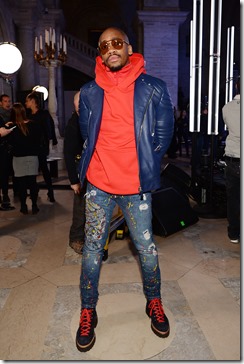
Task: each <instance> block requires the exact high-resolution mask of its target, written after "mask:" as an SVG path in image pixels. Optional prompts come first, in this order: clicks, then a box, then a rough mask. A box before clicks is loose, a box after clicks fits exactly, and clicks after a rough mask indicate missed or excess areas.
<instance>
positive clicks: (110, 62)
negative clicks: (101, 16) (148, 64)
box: [98, 27, 133, 72]
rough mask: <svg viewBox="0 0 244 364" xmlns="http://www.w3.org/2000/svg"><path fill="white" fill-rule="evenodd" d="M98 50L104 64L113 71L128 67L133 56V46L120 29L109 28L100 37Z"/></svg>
mask: <svg viewBox="0 0 244 364" xmlns="http://www.w3.org/2000/svg"><path fill="white" fill-rule="evenodd" d="M98 50H99V53H100V57H101V58H102V61H103V63H104V64H105V65H106V66H107V67H108V68H109V69H110V70H111V71H112V72H116V71H119V70H120V69H121V68H123V67H124V66H126V65H127V64H128V63H129V62H130V60H129V56H131V55H132V53H133V51H132V46H131V45H130V44H129V39H128V37H127V35H126V34H125V32H124V31H123V30H121V29H119V28H114V27H113V28H108V29H106V30H105V31H104V32H103V33H102V34H101V36H100V38H99V41H98Z"/></svg>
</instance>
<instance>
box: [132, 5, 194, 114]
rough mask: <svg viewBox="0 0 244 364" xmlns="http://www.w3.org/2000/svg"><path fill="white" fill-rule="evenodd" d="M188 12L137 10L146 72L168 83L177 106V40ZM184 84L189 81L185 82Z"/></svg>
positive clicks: (151, 9) (174, 103)
mask: <svg viewBox="0 0 244 364" xmlns="http://www.w3.org/2000/svg"><path fill="white" fill-rule="evenodd" d="M187 14H188V13H187V12H181V11H179V10H175V11H170V10H169V9H161V8H160V9H157V10H156V11H155V10H154V9H153V7H151V8H147V10H141V11H138V16H139V19H140V20H141V21H142V22H143V28H144V58H145V61H146V71H147V73H148V74H151V75H153V76H155V77H158V78H161V79H162V80H164V81H165V82H166V83H167V86H168V88H169V91H170V94H171V97H172V102H173V105H174V106H176V107H177V105H178V46H179V45H178V39H179V34H178V32H179V25H180V24H181V23H182V22H183V21H184V20H185V19H186V16H187ZM186 82H190V81H189V80H186Z"/></svg>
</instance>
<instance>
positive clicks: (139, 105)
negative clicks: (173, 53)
mask: <svg viewBox="0 0 244 364" xmlns="http://www.w3.org/2000/svg"><path fill="white" fill-rule="evenodd" d="M103 98H104V91H103V89H102V88H101V87H99V86H98V85H97V83H96V82H95V81H91V82H89V83H87V84H85V85H84V86H83V87H82V88H81V90H80V102H79V115H80V116H79V123H80V128H81V134H82V137H83V139H84V140H85V142H84V145H83V152H82V157H81V160H80V164H79V176H80V181H81V183H83V181H84V179H85V176H86V172H87V169H88V166H89V163H90V160H91V157H92V154H93V151H94V148H95V146H96V142H97V138H98V134H99V130H100V124H101V117H102V110H103ZM134 123H135V139H136V148H137V155H138V161H139V174H140V175H139V179H140V188H139V191H138V193H141V192H142V193H143V192H148V191H153V190H156V189H158V188H160V186H161V182H160V171H161V162H162V158H163V156H164V154H165V152H166V151H167V149H168V146H169V144H170V142H171V139H172V135H173V128H174V115H173V105H172V103H171V98H170V95H169V92H168V89H167V86H166V83H165V82H164V81H162V80H160V79H158V78H155V77H152V76H149V75H147V74H141V75H140V76H139V77H138V78H137V80H136V81H135V91H134Z"/></svg>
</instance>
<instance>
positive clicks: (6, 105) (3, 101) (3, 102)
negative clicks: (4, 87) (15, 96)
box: [0, 94, 11, 110]
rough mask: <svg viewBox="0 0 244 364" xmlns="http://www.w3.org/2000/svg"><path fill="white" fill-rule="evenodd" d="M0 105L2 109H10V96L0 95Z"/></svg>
mask: <svg viewBox="0 0 244 364" xmlns="http://www.w3.org/2000/svg"><path fill="white" fill-rule="evenodd" d="M0 106H1V107H2V108H3V109H4V110H10V108H11V101H10V97H9V96H8V95H6V94H3V95H1V96H0Z"/></svg>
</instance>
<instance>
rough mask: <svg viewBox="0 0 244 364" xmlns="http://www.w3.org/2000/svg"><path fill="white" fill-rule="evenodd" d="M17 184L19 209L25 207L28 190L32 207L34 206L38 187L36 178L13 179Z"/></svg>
mask: <svg viewBox="0 0 244 364" xmlns="http://www.w3.org/2000/svg"><path fill="white" fill-rule="evenodd" d="M15 178H16V181H17V184H18V192H19V199H20V203H21V207H24V206H25V205H26V198H27V190H28V189H29V190H30V198H31V200H32V205H36V203H37V197H38V185H37V182H36V176H23V177H15Z"/></svg>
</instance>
